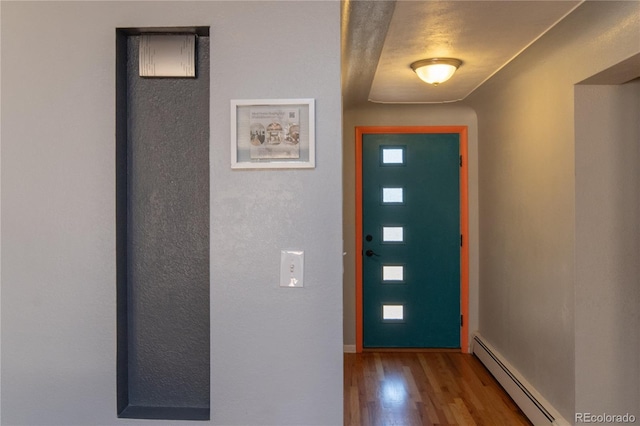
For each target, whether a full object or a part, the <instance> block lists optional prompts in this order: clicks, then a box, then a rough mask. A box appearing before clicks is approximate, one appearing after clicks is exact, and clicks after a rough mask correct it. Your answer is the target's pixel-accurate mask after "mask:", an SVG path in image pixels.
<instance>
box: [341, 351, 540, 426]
mask: <svg viewBox="0 0 640 426" xmlns="http://www.w3.org/2000/svg"><path fill="white" fill-rule="evenodd" d="M344 374H345V377H344V424H345V425H346V426H421V425H465V426H466V425H478V426H481V425H487V426H498V425H500V426H502V425H504V426H510V425H531V422H529V420H528V419H527V418H526V417H525V416H524V414H522V412H521V411H520V409H519V408H518V407H517V406H516V405H515V403H514V402H513V401H512V400H511V398H510V397H509V395H507V394H506V392H505V391H504V390H503V389H502V388H501V387H500V385H499V384H498V382H497V381H496V380H495V379H494V378H493V376H491V374H490V373H489V372H488V371H487V370H486V369H485V367H484V366H483V365H482V364H481V363H480V361H479V360H478V359H477V358H476V357H475V356H473V355H469V354H461V353H457V352H413V353H411V352H401V353H393V352H365V353H361V354H345V355H344Z"/></svg>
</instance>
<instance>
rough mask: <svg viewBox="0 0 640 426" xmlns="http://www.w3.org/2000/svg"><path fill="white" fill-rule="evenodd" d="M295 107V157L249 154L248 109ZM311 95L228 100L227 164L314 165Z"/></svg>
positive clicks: (239, 166)
mask: <svg viewBox="0 0 640 426" xmlns="http://www.w3.org/2000/svg"><path fill="white" fill-rule="evenodd" d="M290 110H297V111H299V126H300V140H299V156H298V158H252V155H251V148H252V145H251V113H252V111H253V112H254V114H255V113H256V112H260V111H265V112H268V111H290ZM314 167H315V100H314V99H243V100H232V101H231V168H232V169H265V168H284V169H286V168H314Z"/></svg>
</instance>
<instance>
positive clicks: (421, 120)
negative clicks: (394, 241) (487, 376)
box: [343, 103, 479, 349]
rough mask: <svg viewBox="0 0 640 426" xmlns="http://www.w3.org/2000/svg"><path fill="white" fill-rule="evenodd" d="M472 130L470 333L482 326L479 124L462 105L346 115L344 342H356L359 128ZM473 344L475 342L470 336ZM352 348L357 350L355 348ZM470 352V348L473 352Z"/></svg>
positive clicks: (371, 109) (373, 107) (379, 108)
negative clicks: (356, 205) (356, 200)
mask: <svg viewBox="0 0 640 426" xmlns="http://www.w3.org/2000/svg"><path fill="white" fill-rule="evenodd" d="M447 125H456V126H467V127H468V135H467V139H468V151H469V152H468V154H469V164H468V166H469V317H470V318H469V319H468V321H469V334H472V333H473V332H474V331H476V330H477V328H478V275H479V272H478V167H477V164H478V124H477V121H476V115H475V113H474V112H473V110H472V109H471V108H469V107H465V106H461V105H392V104H373V103H372V104H368V105H367V106H363V107H358V108H353V109H349V110H346V111H345V112H344V134H343V140H344V151H343V158H344V167H343V169H344V170H343V180H344V210H343V217H344V230H343V233H344V248H345V252H346V255H345V257H344V343H345V345H346V346H354V345H355V344H356V331H355V329H356V327H355V323H356V314H355V304H356V302H355V280H356V272H355V266H356V263H355V262H356V255H355V244H356V240H355V239H356V235H355V214H356V213H355V127H356V126H447ZM469 342H471V339H470V336H469ZM349 349H351V348H349ZM467 349H468V348H467Z"/></svg>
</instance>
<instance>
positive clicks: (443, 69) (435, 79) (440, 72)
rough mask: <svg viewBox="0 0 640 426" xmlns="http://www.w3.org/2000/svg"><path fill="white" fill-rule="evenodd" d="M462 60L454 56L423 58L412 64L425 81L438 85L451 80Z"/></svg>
mask: <svg viewBox="0 0 640 426" xmlns="http://www.w3.org/2000/svg"><path fill="white" fill-rule="evenodd" d="M460 65H462V61H461V60H459V59H453V58H430V59H422V60H420V61H416V62H414V63H412V64H411V68H412V69H413V70H414V71H415V73H416V74H418V77H420V79H421V80H422V81H424V82H425V83H429V84H433V85H434V86H437V85H438V84H440V83H444V82H445V81H447V80H449V79H450V78H451V76H452V75H453V73H454V72H456V70H457V69H458V67H459V66H460Z"/></svg>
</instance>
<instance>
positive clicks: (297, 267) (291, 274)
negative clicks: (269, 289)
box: [280, 250, 304, 287]
mask: <svg viewBox="0 0 640 426" xmlns="http://www.w3.org/2000/svg"><path fill="white" fill-rule="evenodd" d="M303 281H304V251H302V250H281V251H280V287H304V282H303Z"/></svg>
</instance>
